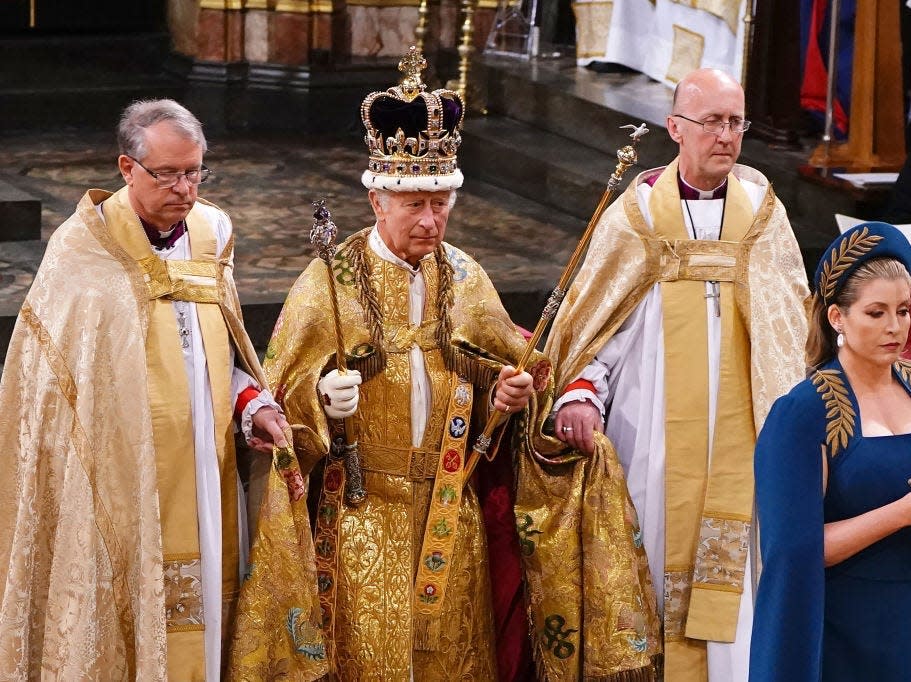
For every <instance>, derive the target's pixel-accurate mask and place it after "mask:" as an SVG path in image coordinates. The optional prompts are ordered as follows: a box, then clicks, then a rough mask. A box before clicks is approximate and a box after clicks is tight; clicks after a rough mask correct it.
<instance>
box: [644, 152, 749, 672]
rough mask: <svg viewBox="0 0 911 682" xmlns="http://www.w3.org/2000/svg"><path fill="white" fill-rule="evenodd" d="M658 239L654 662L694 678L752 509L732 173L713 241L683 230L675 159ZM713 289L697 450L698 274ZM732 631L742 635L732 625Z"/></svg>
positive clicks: (738, 589)
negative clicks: (711, 382)
mask: <svg viewBox="0 0 911 682" xmlns="http://www.w3.org/2000/svg"><path fill="white" fill-rule="evenodd" d="M649 211H650V213H651V217H652V224H653V225H654V238H655V239H656V240H660V241H661V242H662V244H661V252H662V258H661V269H662V272H661V277H660V283H661V296H662V314H663V324H664V359H665V362H664V369H665V410H666V412H665V457H666V459H665V567H664V570H665V590H664V591H665V607H664V636H665V670H666V673H665V674H666V675H667V678H668V679H673V680H705V679H707V675H708V673H707V662H706V648H705V640H711V641H722V642H731V641H733V640H734V636H735V632H736V626H737V617H738V613H739V608H740V597H741V594H742V592H743V577H744V569H745V562H746V553H747V548H748V546H749V528H750V521H751V517H752V507H753V456H752V455H753V447H754V445H755V441H756V438H755V427H754V424H753V409H752V399H751V391H750V342H749V336H748V333H747V328H746V326H745V324H744V319H743V314H744V313H743V311H741V310H739V308H738V306H737V304H736V301H735V288H740V287H746V286H747V284H748V282H747V265H748V264H747V263H746V262H745V259H744V258H742V256H741V253H742V251H741V249H740V241H741V239H743V237H744V235H746V233H747V232H748V231H749V229H750V226H751V225H752V223H753V219H754V218H753V210H752V205H751V203H750V200H749V197H748V195H747V194H746V192H745V190H744V189H743V187H742V186H741V185H740V183H739V182H738V180H737V179H736V178H735V177H734V175H733V174H729V175H728V192H727V200H726V209H725V212H724V224H723V226H722V232H721V236H722V238H723V241H722V240H718V241H711V240H693V239H691V238H690V237H689V234H688V232H687V229H686V225H685V223H684V220H683V212H682V209H681V205H680V194H679V190H678V187H677V161H674V162H673V163H672V164H670V165H669V166H668V167H667V168H666V169H665V170H664V172H663V173H662V174H661V176H660V177H659V178H658V181H657V182H656V183H655V185H654V188H653V190H652V194H651V197H650V199H649ZM707 281H715V282H718V283H719V287H720V295H721V298H720V309H721V358H720V376H719V387H718V398H717V408H716V416H715V424H714V430H713V441H712V448H711V453H709V423H708V407H709V388H708V354H707V353H706V351H705V349H706V348H708V338H707V319H706V315H707V311H706V298H705V296H706V294H705V282H707ZM741 634H742V633H741Z"/></svg>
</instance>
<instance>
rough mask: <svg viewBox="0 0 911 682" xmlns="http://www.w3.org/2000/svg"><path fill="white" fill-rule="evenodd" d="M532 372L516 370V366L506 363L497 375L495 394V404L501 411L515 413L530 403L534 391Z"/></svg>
mask: <svg viewBox="0 0 911 682" xmlns="http://www.w3.org/2000/svg"><path fill="white" fill-rule="evenodd" d="M533 383H534V381H533V379H532V376H531V374H529V373H528V372H516V368H515V367H512V366H511V365H506V366H505V367H504V368H503V369H501V370H500V376H499V377H497V389H496V391H495V392H494V395H493V406H494V407H495V408H496V409H498V410H499V411H500V412H505V413H506V414H515V413H516V412H519V411H521V410H523V409H525V406H526V405H528V401H529V399H530V398H531V394H532V391H534V387H533V385H532V384H533Z"/></svg>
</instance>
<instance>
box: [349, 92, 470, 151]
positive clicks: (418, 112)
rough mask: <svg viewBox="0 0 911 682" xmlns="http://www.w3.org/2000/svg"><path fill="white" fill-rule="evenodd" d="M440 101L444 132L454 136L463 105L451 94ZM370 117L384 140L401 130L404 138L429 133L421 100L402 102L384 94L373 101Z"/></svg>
mask: <svg viewBox="0 0 911 682" xmlns="http://www.w3.org/2000/svg"><path fill="white" fill-rule="evenodd" d="M440 99H441V101H442V103H443V129H444V130H448V131H449V132H450V133H451V132H452V131H453V130H454V129H455V127H456V126H457V125H458V123H459V119H460V118H461V116H462V102H461V101H459V100H458V99H457V98H455V97H452V96H448V95H444V96H443V97H441V98H440ZM367 115H368V116H369V118H370V121H371V122H372V123H373V127H374V128H376V129H377V130H378V131H380V132H381V133H382V134H383V139H384V140H385V139H386V138H388V137H394V136H395V134H396V132H397V131H398V129H399V128H401V129H402V132H403V133H405V137H417V136H418V133H422V132H424V131H426V130H427V104H426V102H424V99H423V98H422V97H417V98H416V99H414V100H412V101H411V102H403V101H402V100H400V99H396V98H395V97H392V96H388V95H383V96H380V97H377V98H376V99H375V100H373V103H372V104H371V105H370V111H369V112H368V114H367Z"/></svg>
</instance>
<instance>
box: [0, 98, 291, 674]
mask: <svg viewBox="0 0 911 682" xmlns="http://www.w3.org/2000/svg"><path fill="white" fill-rule="evenodd" d="M118 141H119V144H120V151H121V154H120V156H119V159H118V163H119V168H120V172H121V175H122V176H123V179H124V181H125V183H126V184H125V186H124V187H123V188H122V189H120V190H119V191H117V192H115V193H113V194H111V193H110V192H106V191H101V190H89V191H88V192H87V193H86V194H85V196H84V197H83V198H82V200H81V201H80V202H79V205H78V206H77V208H76V212H75V213H74V214H73V215H72V216H71V217H70V218H69V219H68V220H67V221H66V222H65V223H63V224H62V225H61V226H60V227H59V228H58V229H57V230H56V231H55V233H54V234H53V236H52V237H51V239H50V240H49V242H48V246H47V252H46V254H45V257H44V260H43V262H42V264H41V266H40V268H39V270H38V272H37V274H36V276H35V281H34V283H33V285H32V288H31V290H30V291H29V293H28V296H27V297H26V300H25V303H24V304H23V306H22V309H21V311H20V313H19V318H18V320H17V323H16V328H15V331H14V333H13V337H12V341H11V343H10V347H9V352H8V354H7V356H6V363H5V367H4V372H3V379H2V384H0V399H2V400H3V404H4V405H5V406H6V409H4V411H3V416H2V418H0V442H2V444H3V447H2V448H0V469H2V471H3V472H4V475H5V476H6V477H7V480H8V482H9V483H11V484H10V485H8V486H7V492H6V494H4V495H3V496H0V599H2V601H0V678H3V679H32V678H37V677H53V678H54V679H65V680H76V679H141V680H165V679H171V680H210V681H213V680H218V679H220V676H221V642H222V636H223V633H222V629H223V628H227V627H228V626H229V625H230V617H231V612H232V608H231V607H232V605H233V603H234V601H235V599H236V594H237V591H238V589H239V584H238V583H239V580H240V576H241V572H240V567H241V566H244V565H245V563H246V553H247V547H246V546H245V545H246V536H247V533H246V530H245V524H246V519H245V517H246V514H245V511H244V507H245V504H244V500H243V490H242V487H241V485H240V481H239V477H238V469H237V466H236V457H235V445H234V432H235V430H236V429H240V430H242V431H243V432H244V434H245V435H246V438H247V441H248V443H249V444H250V445H252V446H254V447H255V448H257V449H262V450H264V451H266V452H271V448H272V442H273V441H275V442H277V443H278V444H279V445H284V444H286V442H285V438H284V436H283V429H284V428H285V427H286V426H287V423H286V422H285V419H284V417H283V415H282V413H281V412H280V410H279V409H278V406H277V405H276V404H275V402H274V400H273V399H272V397H271V395H270V394H269V393H268V391H264V390H260V389H261V387H264V386H265V381H264V379H263V375H262V370H261V368H260V365H259V362H258V360H257V358H256V355H255V353H254V352H253V348H252V345H251V343H250V340H249V338H248V337H247V334H246V333H245V331H244V328H243V325H242V320H241V312H240V305H239V303H238V299H237V293H236V289H235V286H234V280H233V277H232V269H233V246H234V240H233V237H232V227H231V221H230V219H229V218H228V216H227V215H226V214H225V213H224V212H223V211H221V210H220V209H218V208H217V207H216V206H214V205H212V204H210V203H208V202H205V201H203V200H202V199H199V198H198V197H197V189H198V186H199V184H200V183H202V182H205V180H206V178H207V177H208V175H209V170H208V169H207V168H206V167H205V166H204V165H203V154H204V153H205V151H206V140H205V137H204V135H203V131H202V126H201V124H200V123H199V121H198V120H197V119H196V118H195V117H194V116H193V114H192V113H190V112H189V111H187V110H186V109H185V108H184V107H182V106H181V105H179V104H178V103H177V102H174V101H171V100H155V101H142V102H136V103H134V104H132V105H130V106H129V107H128V108H127V109H126V110H125V111H124V113H123V115H122V118H121V121H120V125H119V128H118Z"/></svg>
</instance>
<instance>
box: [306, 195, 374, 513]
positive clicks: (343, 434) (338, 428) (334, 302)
mask: <svg viewBox="0 0 911 682" xmlns="http://www.w3.org/2000/svg"><path fill="white" fill-rule="evenodd" d="M313 208H314V211H313V227H311V228H310V243H311V244H313V246H314V248H315V249H316V255H317V256H318V257H319V259H320V260H322V261H323V262H324V263H325V264H326V279H327V280H328V282H329V302H330V305H331V306H332V319H333V321H334V323H335V344H336V345H335V364H336V367H337V369H338V373H339V374H345V373H346V372H347V371H348V363H347V360H346V358H345V339H344V336H343V333H342V320H341V316H340V315H339V311H338V295H337V293H336V288H335V277H334V275H333V273H332V259H333V258H335V252H336V249H337V248H338V247H336V245H335V237H336V235H337V234H338V228H337V227H336V225H335V223H334V222H332V214H330V213H329V209H328V208H326V201H325V200H324V199H320V200H319V201H314V202H313ZM329 440H330V445H329V452H330V453H331V454H332V456H333V457H337V458H340V459H341V460H342V462H343V463H344V466H345V503H346V504H348V505H349V506H352V507H357V506H360V505H361V504H363V502H364V500H366V499H367V490H366V489H365V488H364V475H363V472H362V471H361V456H360V453H359V451H358V447H357V439H356V438H355V435H354V429H353V426H352V424H351V419H350V418H348V419H330V420H329Z"/></svg>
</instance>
